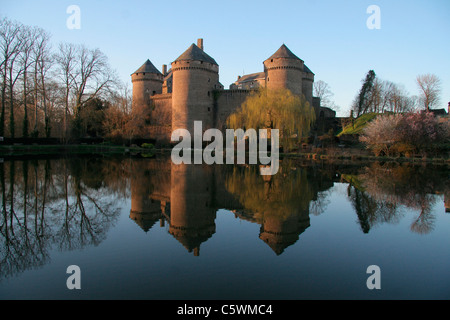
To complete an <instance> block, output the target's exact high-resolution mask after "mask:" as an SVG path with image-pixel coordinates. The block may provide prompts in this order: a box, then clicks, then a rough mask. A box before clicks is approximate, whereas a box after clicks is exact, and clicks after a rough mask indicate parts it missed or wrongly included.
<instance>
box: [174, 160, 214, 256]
mask: <svg viewBox="0 0 450 320" xmlns="http://www.w3.org/2000/svg"><path fill="white" fill-rule="evenodd" d="M211 169H212V168H211V167H208V166H206V167H204V166H202V165H194V164H179V165H176V164H173V163H172V170H171V190H170V202H171V203H170V206H171V207H170V210H171V211H170V226H169V233H170V234H171V235H173V236H174V237H175V239H177V240H178V241H179V242H180V243H181V244H182V245H183V246H184V247H185V248H186V249H187V250H188V251H189V252H193V253H194V255H195V256H197V255H199V252H200V251H199V250H200V245H201V244H202V243H203V242H205V241H206V240H208V239H209V238H210V237H211V236H212V235H213V234H214V233H215V232H216V224H215V219H216V211H215V210H214V208H213V206H212V191H213V180H212V179H213V175H212V172H211Z"/></svg>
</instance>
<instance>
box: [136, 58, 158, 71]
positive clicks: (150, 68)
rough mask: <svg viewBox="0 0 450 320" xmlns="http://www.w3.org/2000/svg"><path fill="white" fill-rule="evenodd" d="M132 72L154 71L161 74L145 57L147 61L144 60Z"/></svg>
mask: <svg viewBox="0 0 450 320" xmlns="http://www.w3.org/2000/svg"><path fill="white" fill-rule="evenodd" d="M134 73H156V74H161V75H162V73H161V72H159V70H158V69H156V67H155V66H154V65H153V63H151V61H150V60H149V59H147V61H145V63H144V64H143V65H142V66H141V67H140V68H139V69H137V70H136V71H135V72H134Z"/></svg>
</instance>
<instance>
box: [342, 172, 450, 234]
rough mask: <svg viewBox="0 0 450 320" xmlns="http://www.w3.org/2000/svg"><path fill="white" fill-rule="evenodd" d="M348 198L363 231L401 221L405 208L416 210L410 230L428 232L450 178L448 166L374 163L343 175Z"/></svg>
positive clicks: (432, 225) (448, 188)
mask: <svg viewBox="0 0 450 320" xmlns="http://www.w3.org/2000/svg"><path fill="white" fill-rule="evenodd" d="M342 178H343V180H344V181H345V182H348V183H349V184H348V189H347V191H348V197H349V199H350V201H351V202H352V205H353V207H354V209H355V211H356V214H357V215H358V218H359V221H360V225H361V229H362V231H363V232H364V233H367V232H369V230H370V229H371V228H372V227H373V226H374V225H376V224H380V223H383V222H387V223H398V222H399V221H400V219H401V218H402V217H403V216H404V213H405V211H404V210H402V209H404V208H408V209H410V210H413V211H417V212H418V215H417V217H415V218H414V219H413V222H412V223H411V231H413V232H416V233H419V234H426V233H429V232H431V231H432V230H433V229H434V221H435V216H434V215H433V211H432V209H433V207H434V206H435V205H436V202H437V200H438V199H439V198H441V196H439V195H441V194H444V199H445V200H446V198H447V197H448V194H449V191H450V187H449V186H450V183H449V182H450V181H449V175H448V169H447V166H436V167H429V166H425V165H414V164H411V163H403V164H398V163H385V164H380V163H373V164H372V165H370V166H367V167H364V168H362V169H361V170H359V172H357V173H352V174H343V175H342Z"/></svg>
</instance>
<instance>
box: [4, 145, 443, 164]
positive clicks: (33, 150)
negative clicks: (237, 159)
mask: <svg viewBox="0 0 450 320" xmlns="http://www.w3.org/2000/svg"><path fill="white" fill-rule="evenodd" d="M171 150H172V149H171V148H143V147H138V146H121V145H98V144H93V145H89V144H74V145H1V146H0V158H4V159H7V158H17V157H20V158H21V157H26V156H32V157H33V156H52V155H60V156H61V155H66V156H70V155H127V154H129V155H138V154H140V155H141V156H143V157H153V156H155V155H157V154H165V153H169V154H170V152H171ZM279 156H280V158H291V159H302V160H309V161H311V162H319V161H330V162H333V161H352V162H360V161H361V162H364V161H369V162H374V161H378V162H380V161H382V162H410V163H433V164H447V165H449V164H450V157H445V156H444V155H442V156H433V157H431V156H421V155H418V156H414V157H404V156H399V157H394V156H389V157H387V156H374V155H371V154H370V153H369V152H367V151H366V150H365V149H361V148H357V147H353V148H352V147H347V148H345V149H339V148H322V149H320V150H311V151H300V152H289V153H284V152H280V154H279Z"/></svg>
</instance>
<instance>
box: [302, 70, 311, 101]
mask: <svg viewBox="0 0 450 320" xmlns="http://www.w3.org/2000/svg"><path fill="white" fill-rule="evenodd" d="M313 84H314V73H312V71H311V70H310V69H309V68H308V67H307V66H306V65H303V79H302V92H303V94H304V95H305V98H306V101H308V102H309V105H310V106H313Z"/></svg>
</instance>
